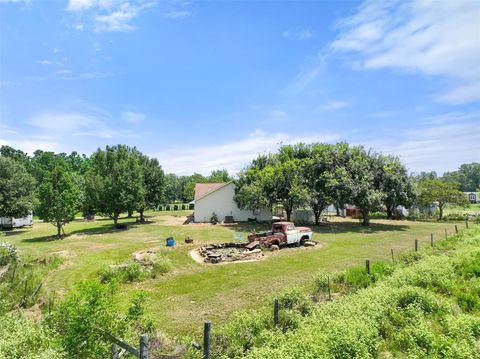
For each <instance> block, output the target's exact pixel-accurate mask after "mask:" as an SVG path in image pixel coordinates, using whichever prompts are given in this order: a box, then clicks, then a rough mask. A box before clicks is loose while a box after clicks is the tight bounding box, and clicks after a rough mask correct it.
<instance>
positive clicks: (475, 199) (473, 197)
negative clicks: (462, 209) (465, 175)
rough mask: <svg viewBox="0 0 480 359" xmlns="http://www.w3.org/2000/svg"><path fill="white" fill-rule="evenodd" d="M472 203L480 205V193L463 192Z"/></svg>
mask: <svg viewBox="0 0 480 359" xmlns="http://www.w3.org/2000/svg"><path fill="white" fill-rule="evenodd" d="M463 193H465V195H466V196H467V198H468V201H469V202H470V203H480V195H479V193H480V192H463Z"/></svg>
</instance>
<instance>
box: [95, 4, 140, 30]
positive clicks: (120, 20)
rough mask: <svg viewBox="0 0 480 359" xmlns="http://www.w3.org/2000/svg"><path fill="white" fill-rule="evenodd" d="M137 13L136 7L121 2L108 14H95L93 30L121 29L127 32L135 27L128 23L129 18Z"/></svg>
mask: <svg viewBox="0 0 480 359" xmlns="http://www.w3.org/2000/svg"><path fill="white" fill-rule="evenodd" d="M137 15H138V8H137V7H135V6H132V5H130V4H129V3H124V4H122V5H121V6H120V7H119V8H118V10H117V11H115V12H112V13H110V14H108V15H101V16H96V17H95V20H96V21H97V25H96V27H95V31H99V32H102V31H106V32H112V31H121V32H129V31H132V30H134V29H135V28H134V27H133V26H132V25H130V24H129V22H130V20H132V19H133V18H134V17H136V16H137Z"/></svg>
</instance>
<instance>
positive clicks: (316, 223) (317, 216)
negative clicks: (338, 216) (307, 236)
mask: <svg viewBox="0 0 480 359" xmlns="http://www.w3.org/2000/svg"><path fill="white" fill-rule="evenodd" d="M313 214H314V215H315V225H317V226H318V225H319V224H320V215H321V214H322V212H317V211H313Z"/></svg>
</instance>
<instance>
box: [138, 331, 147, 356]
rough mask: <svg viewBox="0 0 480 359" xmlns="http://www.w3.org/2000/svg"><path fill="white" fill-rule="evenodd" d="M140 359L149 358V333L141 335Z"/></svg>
mask: <svg viewBox="0 0 480 359" xmlns="http://www.w3.org/2000/svg"><path fill="white" fill-rule="evenodd" d="M139 358H140V359H148V335H147V334H142V335H140V355H139Z"/></svg>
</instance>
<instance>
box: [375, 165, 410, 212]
mask: <svg viewBox="0 0 480 359" xmlns="http://www.w3.org/2000/svg"><path fill="white" fill-rule="evenodd" d="M381 161H382V162H383V168H382V181H381V187H382V191H383V192H384V194H385V199H384V204H385V208H386V210H387V217H388V218H389V219H392V218H393V212H394V210H395V208H396V207H397V206H400V205H401V206H409V205H411V204H412V203H413V201H414V200H415V191H414V184H413V181H412V179H411V178H410V177H409V176H408V172H407V169H406V167H405V166H404V165H403V163H402V162H401V161H400V159H399V158H397V157H391V156H388V157H387V156H385V157H383V156H382V157H381Z"/></svg>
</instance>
